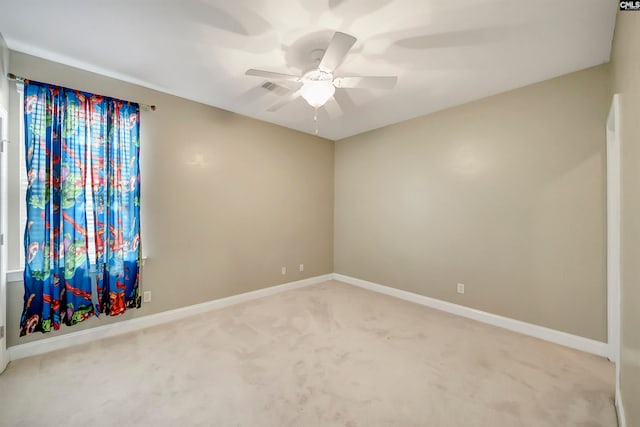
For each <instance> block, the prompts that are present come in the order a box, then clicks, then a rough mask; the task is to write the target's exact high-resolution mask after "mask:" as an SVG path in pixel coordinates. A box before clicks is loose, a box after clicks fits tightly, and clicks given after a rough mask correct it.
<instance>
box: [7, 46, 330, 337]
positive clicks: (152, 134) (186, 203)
mask: <svg viewBox="0 0 640 427" xmlns="http://www.w3.org/2000/svg"><path fill="white" fill-rule="evenodd" d="M10 59H11V71H12V72H13V73H15V74H18V75H23V76H27V77H29V78H31V79H33V80H40V81H44V82H49V83H54V84H59V85H64V86H69V87H73V88H77V89H81V90H86V91H90V92H95V93H100V94H105V95H110V96H114V97H119V98H124V99H129V100H134V101H139V102H144V103H148V104H155V105H157V106H158V110H157V111H156V112H143V113H142V119H141V132H142V137H141V144H142V147H141V168H142V215H143V216H142V233H143V245H144V251H145V252H146V255H147V256H148V261H147V263H146V265H145V267H144V277H143V283H142V287H143V290H149V291H152V292H153V301H152V302H151V303H149V304H145V305H144V306H143V308H142V309H141V310H130V311H129V312H128V313H126V314H125V315H124V316H121V317H116V318H109V319H108V318H101V319H99V320H96V319H90V320H89V321H87V322H85V323H83V324H81V325H77V326H74V327H72V328H64V329H63V331H62V332H64V333H68V332H75V331H79V330H81V329H83V328H87V327H93V326H98V325H102V324H105V323H107V322H109V321H119V320H121V319H125V318H130V317H133V316H142V315H147V314H151V313H157V312H160V311H164V310H168V309H172V308H177V307H181V306H186V305H190V304H195V303H199V302H203V301H208V300H212V299H216V298H221V297H225V296H229V295H233V294H238V293H242V292H247V291H251V290H254V289H258V288H264V287H267V286H271V285H276V284H280V283H285V282H290V281H294V280H299V279H303V278H306V277H312V276H317V275H321V274H326V273H331V272H332V271H333V257H332V253H333V239H332V236H333V159H334V144H333V142H331V141H327V140H324V139H321V138H316V137H313V136H309V135H306V134H303V133H299V132H296V131H292V130H289V129H285V128H282V127H278V126H274V125H271V124H267V123H264V122H260V121H256V120H253V119H249V118H246V117H243V116H239V115H237V114H233V113H230V112H227V111H223V110H219V109H216V108H211V107H208V106H205V105H202V104H198V103H195V102H191V101H187V100H184V99H181V98H178V97H174V96H170V95H167V94H163V93H160V92H156V91H153V90H149V89H145V88H142V87H139V86H135V85H131V84H127V83H123V82H121V81H117V80H114V79H110V78H107V77H103V76H99V75H96V74H92V73H89V72H86V71H81V70H78V69H74V68H70V67H66V66H63V65H60V64H56V63H52V62H48V61H45V60H42V59H38V58H35V57H32V56H28V55H24V54H20V53H16V52H11V57H10ZM1 80H2V79H0V81H1ZM11 92H15V91H13V90H12V91H11ZM13 106H14V105H12V107H13ZM12 148H13V147H12ZM12 154H14V155H15V153H12ZM198 156H202V159H203V161H204V162H206V166H202V167H200V166H194V165H190V164H189V163H190V162H193V161H194V160H196V159H197V157H198ZM14 171H17V168H14ZM16 206H17V200H16V198H15V197H13V198H12V200H11V201H10V207H11V208H12V209H14V210H15V209H16ZM14 227H15V224H14ZM18 235H19V230H17V231H16V232H15V234H14V238H13V240H12V242H11V243H12V244H13V245H14V247H15V244H16V241H15V240H16V238H15V236H18ZM301 263H303V264H305V271H304V272H303V273H300V272H299V271H298V265H299V264H301ZM285 265H286V266H287V267H288V271H287V274H286V275H285V276H283V275H281V273H280V268H281V267H282V266H285ZM22 296H23V289H22V283H21V282H16V283H10V284H9V289H8V317H9V318H8V322H9V323H8V345H9V346H11V345H16V344H20V343H23V342H28V341H32V340H36V339H41V338H46V337H49V336H53V334H49V335H42V334H37V335H32V336H30V337H27V338H19V337H18V336H17V333H18V322H19V317H20V313H21V309H22Z"/></svg>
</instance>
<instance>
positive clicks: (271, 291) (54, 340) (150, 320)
mask: <svg viewBox="0 0 640 427" xmlns="http://www.w3.org/2000/svg"><path fill="white" fill-rule="evenodd" d="M332 278H333V275H332V274H326V275H323V276H316V277H310V278H308V279H303V280H298V281H296V282H289V283H285V284H282V285H277V286H272V287H269V288H264V289H258V290H256V291H252V292H246V293H244V294H239V295H232V296H230V297H226V298H220V299H216V300H213V301H207V302H204V303H201V304H195V305H190V306H188V307H182V308H177V309H175V310H169V311H163V312H161V313H156V314H150V315H148V316H143V317H138V318H135V319H129V320H123V321H122V322H116V323H111V324H108V325H104V326H98V327H96V328H91V329H86V330H83V331H78V332H72V333H70V334H65V335H60V336H54V337H51V338H45V339H42V340H39V341H34V342H30V343H26V344H18V345H15V346H12V347H9V348H8V349H7V352H8V353H9V360H17V359H22V358H24V357H29V356H35V355H38V354H42V353H48V352H50V351H55V350H60V349H63V348H67V347H72V346H76V345H80V344H85V343H88V342H92V341H97V340H100V339H103V338H108V337H113V336H116V335H121V334H126V333H129V332H133V331H137V330H140V329H144V328H148V327H150V326H155V325H159V324H163V323H167V322H173V321H175V320H179V319H183V318H185V317H189V316H193V315H195V314H200V313H205V312H208V311H213V310H218V309H221V308H224V307H228V306H230V305H234V304H239V303H242V302H246V301H251V300H255V299H258V298H263V297H266V296H270V295H275V294H279V293H281V292H284V291H288V290H291V289H298V288H302V287H305V286H309V285H313V284H316V283H321V282H325V281H327V280H331V279H332Z"/></svg>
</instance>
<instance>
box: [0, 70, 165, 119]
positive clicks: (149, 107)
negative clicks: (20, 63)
mask: <svg viewBox="0 0 640 427" xmlns="http://www.w3.org/2000/svg"><path fill="white" fill-rule="evenodd" d="M7 79H8V80H12V81H14V82H18V83H25V81H27V80H28V79H27V78H26V77H21V76H16V75H15V74H13V73H8V74H7ZM138 105H140V107H141V108H142V109H143V110H147V111H156V106H155V105H148V104H142V103H138Z"/></svg>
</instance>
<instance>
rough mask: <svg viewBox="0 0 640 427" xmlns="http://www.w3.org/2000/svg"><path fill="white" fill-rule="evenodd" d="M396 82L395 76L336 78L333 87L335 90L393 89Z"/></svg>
mask: <svg viewBox="0 0 640 427" xmlns="http://www.w3.org/2000/svg"><path fill="white" fill-rule="evenodd" d="M397 81H398V77H397V76H370V77H337V78H336V79H334V80H333V85H334V86H335V87H337V88H359V89H393V87H394V86H395V85H396V83H397Z"/></svg>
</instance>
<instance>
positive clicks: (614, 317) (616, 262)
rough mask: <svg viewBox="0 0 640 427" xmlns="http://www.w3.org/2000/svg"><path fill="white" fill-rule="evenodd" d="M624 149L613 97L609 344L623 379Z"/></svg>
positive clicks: (610, 119)
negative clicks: (622, 161)
mask: <svg viewBox="0 0 640 427" xmlns="http://www.w3.org/2000/svg"><path fill="white" fill-rule="evenodd" d="M621 159H622V157H621V146H620V95H619V94H615V95H613V99H612V101H611V108H610V110H609V116H608V117H607V343H608V344H609V360H611V361H612V362H614V363H615V364H616V383H618V381H619V379H620V303H621V272H622V269H621V236H622V235H621V226H622V224H621V222H622V217H621V211H622V205H621Z"/></svg>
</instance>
